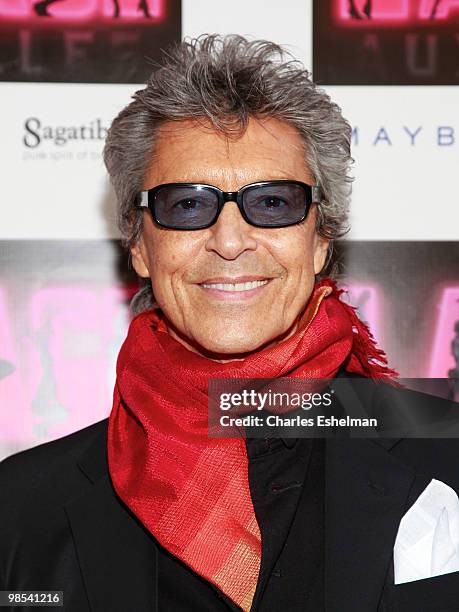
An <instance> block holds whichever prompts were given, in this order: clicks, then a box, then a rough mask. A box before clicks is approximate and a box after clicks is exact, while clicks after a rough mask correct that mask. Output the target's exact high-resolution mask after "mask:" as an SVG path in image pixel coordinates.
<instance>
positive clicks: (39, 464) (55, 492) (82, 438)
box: [0, 419, 108, 524]
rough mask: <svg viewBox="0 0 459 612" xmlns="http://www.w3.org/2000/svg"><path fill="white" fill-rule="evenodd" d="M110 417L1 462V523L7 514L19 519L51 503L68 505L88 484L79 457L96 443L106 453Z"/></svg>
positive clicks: (5, 519)
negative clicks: (32, 510) (80, 466)
mask: <svg viewBox="0 0 459 612" xmlns="http://www.w3.org/2000/svg"><path fill="white" fill-rule="evenodd" d="M107 424H108V419H103V420H102V421H98V422H97V423H94V424H92V425H89V426H88V427H85V428H84V429H81V430H79V431H76V432H74V433H72V434H69V435H67V436H64V437H62V438H58V439H57V440H53V441H51V442H46V443H44V444H40V445H38V446H35V447H33V448H29V449H27V450H23V451H20V452H18V453H15V454H14V455H11V456H10V457H7V458H6V459H4V460H3V461H1V462H0V524H1V523H2V521H7V517H6V516H5V514H8V517H9V518H11V520H12V519H14V518H15V519H17V518H18V517H19V516H20V515H21V514H24V513H27V512H29V510H30V509H31V508H32V507H33V508H34V511H36V512H39V511H40V509H42V508H44V507H45V506H48V505H50V504H53V503H54V504H60V505H62V504H65V503H66V501H68V500H69V499H71V498H72V497H74V496H76V495H77V494H78V493H79V492H80V491H81V490H82V488H83V487H84V486H88V485H89V481H88V479H87V478H86V476H85V475H84V474H83V473H82V472H81V470H80V469H79V467H78V460H79V459H80V457H82V456H83V455H84V452H85V450H86V449H87V448H89V447H90V446H91V445H94V443H96V444H98V446H100V449H98V450H99V452H100V453H101V455H102V454H104V453H105V440H106V434H107Z"/></svg>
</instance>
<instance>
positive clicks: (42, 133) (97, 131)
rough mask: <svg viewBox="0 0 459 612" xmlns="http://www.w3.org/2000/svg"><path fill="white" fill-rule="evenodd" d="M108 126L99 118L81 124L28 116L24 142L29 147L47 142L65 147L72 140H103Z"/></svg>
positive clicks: (32, 147)
mask: <svg viewBox="0 0 459 612" xmlns="http://www.w3.org/2000/svg"><path fill="white" fill-rule="evenodd" d="M106 135H107V128H106V127H105V126H104V125H103V123H102V119H100V118H97V119H94V120H93V121H89V122H88V123H85V124H80V125H50V124H47V123H44V122H43V121H41V119H39V118H38V117H28V118H27V119H26V120H25V122H24V135H23V139H22V141H23V143H24V145H25V146H26V147H27V148H28V149H36V148H37V147H39V146H40V145H42V144H43V143H45V142H49V143H51V144H53V145H55V146H57V147H63V146H65V145H67V144H68V143H71V142H76V141H77V142H78V141H80V142H85V143H87V142H88V141H103V140H105V137H106Z"/></svg>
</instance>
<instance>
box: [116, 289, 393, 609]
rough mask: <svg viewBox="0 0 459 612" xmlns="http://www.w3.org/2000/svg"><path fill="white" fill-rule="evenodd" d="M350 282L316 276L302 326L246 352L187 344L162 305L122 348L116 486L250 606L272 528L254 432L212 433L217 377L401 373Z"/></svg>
mask: <svg viewBox="0 0 459 612" xmlns="http://www.w3.org/2000/svg"><path fill="white" fill-rule="evenodd" d="M341 293H342V290H338V289H337V288H336V285H335V283H334V282H333V281H331V280H330V279H324V280H323V281H321V282H320V283H318V284H316V286H315V288H314V291H313V293H312V295H311V298H310V299H309V301H308V304H307V306H306V308H305V310H304V312H303V313H302V314H301V316H300V318H299V326H298V330H297V331H296V332H295V334H294V335H292V336H291V337H290V338H288V339H286V340H283V341H281V342H280V343H279V344H277V345H276V346H273V347H270V348H265V349H262V350H260V351H259V352H256V353H254V354H252V355H249V356H248V357H247V358H246V359H244V360H241V361H231V362H227V363H220V362H217V361H213V360H211V359H208V358H206V357H203V356H201V355H198V354H197V353H193V352H192V351H190V350H188V349H187V348H186V347H185V346H184V345H182V344H181V343H180V342H178V341H177V340H175V339H174V338H173V337H172V336H170V335H169V334H168V332H167V325H166V321H165V319H164V316H163V314H162V312H161V311H160V310H148V311H146V312H142V313H141V314H139V315H138V316H137V317H135V318H134V319H133V321H132V323H131V325H130V328H129V332H128V336H127V338H126V340H125V342H124V344H123V346H122V348H121V351H120V354H119V357H118V363H117V379H116V386H115V391H114V400H113V408H112V411H111V413H110V417H109V427H108V461H109V472H110V476H111V479H112V482H113V485H114V488H115V490H116V492H117V494H118V495H119V497H120V498H121V499H122V500H123V501H124V503H125V504H126V505H127V506H128V507H129V508H130V509H131V510H132V512H133V513H134V514H135V515H136V516H137V517H138V518H139V519H140V520H141V521H142V523H143V524H144V525H145V527H146V528H147V529H148V530H149V531H150V532H151V533H152V534H153V535H154V537H155V538H156V539H157V540H158V542H159V543H160V544H161V545H162V546H163V547H165V548H166V549H167V550H168V551H170V552H171V553H172V554H173V555H175V556H176V557H178V558H179V559H181V560H182V561H183V562H184V563H186V564H187V565H188V566H189V567H191V568H192V569H193V570H194V571H195V572H197V573H198V574H200V575H201V576H202V577H203V578H205V579H206V580H208V581H209V582H211V583H213V584H214V585H215V586H217V587H218V588H219V589H220V590H221V591H223V592H224V593H225V594H226V595H227V596H228V597H230V598H231V599H232V600H233V601H234V602H235V603H236V604H238V605H239V606H240V607H241V608H242V609H243V610H250V607H251V604H252V599H253V595H254V592H255V587H256V584H257V581H258V573H259V569H260V560H261V536H260V530H259V527H258V523H257V520H256V518H255V513H254V509H253V505H252V500H251V496H250V490H249V484H248V459H247V453H246V447H245V441H244V440H243V439H242V438H225V439H212V438H209V437H208V436H207V401H208V398H207V381H208V379H209V378H278V377H281V376H286V377H304V378H333V377H334V376H335V375H336V374H337V372H338V370H339V369H340V367H342V366H343V367H344V368H345V369H346V370H347V371H348V372H354V373H356V374H359V375H361V376H368V377H373V378H389V377H390V376H396V372H394V371H393V370H390V369H389V368H388V367H387V365H386V364H387V360H386V358H385V355H384V353H383V351H381V350H380V349H377V348H376V346H375V341H374V339H373V337H372V335H371V333H370V332H369V330H368V327H367V326H366V325H365V324H364V323H363V322H362V321H360V320H359V318H358V317H357V315H356V313H355V309H354V308H353V307H351V306H349V305H347V304H345V303H344V302H342V301H341V300H340V299H339V296H340V294H341Z"/></svg>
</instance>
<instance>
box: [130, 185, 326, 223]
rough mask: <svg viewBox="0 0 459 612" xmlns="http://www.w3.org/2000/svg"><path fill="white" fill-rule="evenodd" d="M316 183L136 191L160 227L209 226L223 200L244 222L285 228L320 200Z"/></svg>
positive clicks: (161, 187)
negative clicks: (233, 207)
mask: <svg viewBox="0 0 459 612" xmlns="http://www.w3.org/2000/svg"><path fill="white" fill-rule="evenodd" d="M321 194H322V190H321V188H320V186H319V185H307V184H306V183H302V182H300V181H290V180H278V181H262V182H261V183H251V184H250V185H245V186H244V187H242V188H241V189H239V191H222V190H221V189H218V187H213V186H212V185H202V184H200V183H167V184H165V185H158V186H157V187H153V189H148V190H146V191H140V192H139V193H138V194H137V196H136V199H135V204H136V206H137V207H139V208H148V209H149V210H150V212H151V214H152V217H153V219H154V220H155V221H156V223H158V225H160V226H162V227H166V228H169V229H176V230H196V229H204V228H206V227H210V226H211V225H213V224H214V223H215V222H216V221H217V219H218V215H219V214H220V213H221V211H222V209H223V206H224V205H225V204H226V202H236V203H237V205H238V208H239V211H240V213H241V215H242V216H243V218H244V219H245V221H247V223H250V225H255V226H256V227H287V226H289V225H295V224H296V223H300V222H301V221H303V220H304V219H306V217H307V214H308V212H309V209H310V207H311V204H312V203H313V202H320V199H321Z"/></svg>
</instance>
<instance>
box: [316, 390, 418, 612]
mask: <svg viewBox="0 0 459 612" xmlns="http://www.w3.org/2000/svg"><path fill="white" fill-rule="evenodd" d="M350 380H351V379H349V378H348V382H349V385H348V384H347V383H344V384H341V386H340V389H341V391H340V396H339V400H340V401H341V403H343V405H344V406H346V405H348V406H349V405H350V403H351V404H352V412H353V413H354V414H355V411H356V410H357V411H358V410H359V407H358V406H357V405H356V404H358V402H359V401H360V398H359V397H358V396H357V394H356V393H355V391H354V390H353V388H352V384H351V382H350ZM364 403H365V402H364ZM397 442H399V440H396V439H393V440H389V439H376V438H375V439H344V438H343V439H328V440H327V441H326V457H325V483H326V484H325V593H326V610H327V612H341V611H342V610H343V609H346V610H359V612H375V610H377V609H378V604H379V601H380V598H381V595H382V591H383V589H384V584H385V580H386V575H387V572H388V570H389V569H390V567H391V564H392V553H393V547H394V544H395V538H396V536H397V531H398V527H399V524H400V521H401V519H402V516H403V514H404V513H405V512H406V509H407V507H408V506H409V503H410V501H412V500H414V499H415V498H416V496H417V495H418V494H419V493H420V492H421V491H422V490H423V489H424V488H425V487H426V486H427V484H428V483H429V481H430V478H429V477H428V476H424V475H421V474H416V472H415V471H414V470H413V469H412V468H411V467H409V466H407V465H406V464H404V463H403V462H401V461H400V460H398V459H397V458H396V457H395V456H394V455H392V454H391V453H390V450H391V449H392V448H393V447H394V446H395V445H396V444H397Z"/></svg>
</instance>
